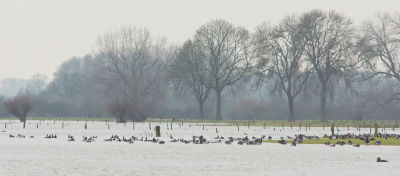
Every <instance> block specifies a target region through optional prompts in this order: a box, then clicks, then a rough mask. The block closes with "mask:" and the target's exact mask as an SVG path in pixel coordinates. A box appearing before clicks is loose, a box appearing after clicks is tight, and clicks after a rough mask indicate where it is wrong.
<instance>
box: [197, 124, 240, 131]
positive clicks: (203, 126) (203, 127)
mask: <svg viewBox="0 0 400 176" xmlns="http://www.w3.org/2000/svg"><path fill="white" fill-rule="evenodd" d="M238 128H239V126H238ZM203 131H204V125H203Z"/></svg>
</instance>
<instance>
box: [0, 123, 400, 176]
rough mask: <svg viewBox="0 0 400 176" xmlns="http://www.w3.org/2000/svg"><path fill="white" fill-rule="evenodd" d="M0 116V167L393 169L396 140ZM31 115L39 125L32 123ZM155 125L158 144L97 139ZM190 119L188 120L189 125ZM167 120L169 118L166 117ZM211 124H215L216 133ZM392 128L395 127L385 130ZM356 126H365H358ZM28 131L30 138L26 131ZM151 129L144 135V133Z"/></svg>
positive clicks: (6, 171) (45, 170) (280, 171)
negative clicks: (324, 141) (289, 139)
mask: <svg viewBox="0 0 400 176" xmlns="http://www.w3.org/2000/svg"><path fill="white" fill-rule="evenodd" d="M5 122H7V123H10V121H0V130H1V131H4V130H5V131H6V132H1V133H0V156H1V157H0V175H1V176H3V175H173V176H175V175H400V173H399V172H400V170H399V169H398V167H399V165H400V164H399V163H400V158H399V157H398V156H400V147H398V146H374V145H370V146H365V145H362V146H361V147H360V148H356V147H352V146H348V145H347V146H338V147H327V146H325V145H306V144H302V145H297V146H296V147H291V146H290V145H279V144H271V143H263V144H262V145H255V146H250V145H237V144H236V143H234V144H232V145H226V144H225V143H217V144H213V143H210V144H208V145H195V144H184V143H181V142H177V143H172V142H170V139H169V136H170V135H172V136H173V137H174V138H185V139H192V135H196V136H198V135H203V136H204V137H205V138H207V140H212V138H213V137H215V136H217V135H219V136H224V137H229V136H232V137H244V136H245V135H244V133H246V134H248V136H249V137H250V138H251V137H252V136H255V137H261V135H267V136H272V137H273V138H275V139H278V138H280V137H281V136H286V135H289V136H294V135H295V134H300V133H301V134H307V135H318V136H320V137H321V136H323V134H329V133H330V132H329V129H330V128H325V130H322V128H314V127H312V128H311V130H308V131H307V132H306V131H305V129H304V127H303V128H302V130H301V131H299V127H296V128H293V129H290V127H289V128H288V127H285V129H282V128H281V127H276V129H275V131H274V130H273V127H267V129H263V127H250V129H248V128H247V127H245V126H240V129H239V131H238V129H237V126H205V130H204V131H203V126H201V124H199V126H197V124H191V125H190V124H188V123H184V125H183V126H182V127H179V125H178V123H173V129H172V130H167V123H162V124H160V123H151V127H152V130H150V129H149V123H135V129H133V124H132V123H127V124H126V126H125V125H124V124H118V125H117V124H116V123H110V129H108V126H107V125H106V123H105V122H94V123H93V122H87V125H88V129H84V126H85V122H82V121H80V122H78V123H77V122H76V121H67V122H65V127H64V129H62V122H59V121H56V123H55V124H54V122H53V121H45V122H42V123H41V124H40V123H39V121H28V122H27V124H26V128H25V129H24V128H22V127H23V123H21V122H17V121H14V122H13V124H7V128H4V123H5ZM37 123H39V128H38V129H37V128H36V125H37ZM157 125H159V126H160V127H161V135H162V137H161V138H160V140H164V141H166V143H165V144H164V145H160V144H155V143H150V142H141V141H136V142H135V143H134V144H128V143H126V142H105V141H104V139H106V138H110V136H111V135H114V134H117V135H119V136H120V137H122V136H125V137H128V138H129V137H131V136H139V137H141V136H143V137H146V135H147V136H148V137H150V136H152V137H155V131H154V129H155V126H157ZM190 126H191V127H190ZM168 127H170V124H168ZM215 128H218V132H219V133H218V134H217V133H216V130H215ZM339 130H340V133H342V134H343V133H348V132H350V133H355V134H358V133H359V132H358V131H356V129H355V128H352V129H350V130H347V127H346V128H339ZM386 132H388V133H397V132H398V130H396V131H392V130H388V131H386ZM361 133H369V129H362V130H361ZM10 134H12V135H14V136H17V135H18V134H23V135H25V136H26V138H9V135H10ZM46 134H57V136H58V138H55V139H46V138H44V137H45V136H46ZM69 134H70V135H73V136H75V139H76V141H75V142H69V141H67V140H68V137H67V136H68V135H69ZM83 135H85V136H93V135H95V136H98V138H97V139H96V142H92V143H86V142H81V140H82V136H83ZM29 136H34V138H29ZM152 137H151V138H152ZM378 156H379V157H381V158H382V159H386V160H388V161H389V162H388V163H377V162H376V158H377V157H378Z"/></svg>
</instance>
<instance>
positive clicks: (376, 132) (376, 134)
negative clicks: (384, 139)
mask: <svg viewBox="0 0 400 176" xmlns="http://www.w3.org/2000/svg"><path fill="white" fill-rule="evenodd" d="M374 136H375V137H378V124H377V123H376V122H375V134H374Z"/></svg>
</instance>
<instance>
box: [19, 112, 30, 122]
mask: <svg viewBox="0 0 400 176" xmlns="http://www.w3.org/2000/svg"><path fill="white" fill-rule="evenodd" d="M27 114H28V112H22V114H20V116H19V117H18V118H19V121H20V122H26V115H27Z"/></svg>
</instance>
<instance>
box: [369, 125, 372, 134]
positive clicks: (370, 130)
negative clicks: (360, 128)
mask: <svg viewBox="0 0 400 176" xmlns="http://www.w3.org/2000/svg"><path fill="white" fill-rule="evenodd" d="M371 132H372V129H371V125H370V126H369V135H371Z"/></svg>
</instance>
